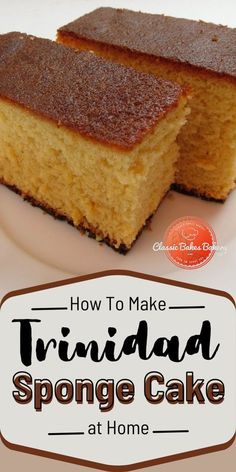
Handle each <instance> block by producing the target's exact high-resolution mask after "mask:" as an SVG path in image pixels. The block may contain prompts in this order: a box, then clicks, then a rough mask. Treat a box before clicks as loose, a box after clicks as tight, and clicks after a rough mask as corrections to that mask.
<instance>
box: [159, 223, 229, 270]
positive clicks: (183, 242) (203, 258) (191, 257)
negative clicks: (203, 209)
mask: <svg viewBox="0 0 236 472" xmlns="http://www.w3.org/2000/svg"><path fill="white" fill-rule="evenodd" d="M153 250H154V251H156V252H157V251H165V254H166V255H167V257H168V258H169V260H170V261H171V262H173V264H175V265H177V266H178V267H181V268H183V269H197V268H199V267H202V266H204V265H205V264H207V263H208V262H209V261H210V260H211V259H212V257H213V256H214V254H215V252H223V253H225V252H226V247H225V246H219V245H217V241H216V236H215V233H214V231H213V229H212V227H211V226H210V225H209V224H208V223H206V222H205V221H204V220H202V219H200V218H196V217H194V216H186V217H183V218H178V219H177V220H175V221H173V223H171V225H170V226H169V227H168V228H167V230H166V232H165V235H164V241H163V242H162V241H161V242H155V243H154V245H153Z"/></svg>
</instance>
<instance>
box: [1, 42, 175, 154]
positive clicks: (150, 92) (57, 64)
mask: <svg viewBox="0 0 236 472" xmlns="http://www.w3.org/2000/svg"><path fill="white" fill-rule="evenodd" d="M182 94H183V90H182V89H181V87H180V86H179V85H177V84H174V83H172V82H169V81H164V80H159V79H157V78H155V77H154V76H152V75H149V74H144V73H138V72H136V71H134V70H133V69H131V68H127V67H124V66H121V65H119V64H114V63H112V62H109V61H106V60H104V59H101V58H98V57H96V56H95V55H94V54H91V53H89V52H82V53H77V52H75V51H74V50H72V49H71V48H68V47H65V46H63V45H60V44H57V43H55V42H53V41H50V40H47V39H40V38H36V37H34V36H28V35H26V34H21V33H8V34H5V35H0V96H1V97H3V98H6V99H9V100H11V101H13V102H16V103H18V104H20V105H22V106H24V107H25V108H28V109H29V110H31V111H34V112H36V113H38V114H40V115H42V116H44V117H46V118H49V119H51V120H53V121H56V122H57V123H58V125H64V126H66V127H69V128H72V129H74V130H76V131H78V132H79V133H80V134H82V135H84V136H86V137H90V138H92V139H94V140H96V141H100V142H103V143H106V144H109V145H115V146H116V147H119V148H124V149H132V148H133V147H134V146H135V145H136V144H137V143H139V142H141V141H142V139H143V137H144V136H145V135H146V134H147V133H148V132H149V131H150V130H151V129H152V128H154V127H155V125H156V123H157V122H158V121H159V119H161V118H162V117H163V116H164V115H165V113H166V112H167V111H168V110H170V109H172V108H173V107H174V106H176V105H177V104H178V101H179V99H180V97H181V95H182Z"/></svg>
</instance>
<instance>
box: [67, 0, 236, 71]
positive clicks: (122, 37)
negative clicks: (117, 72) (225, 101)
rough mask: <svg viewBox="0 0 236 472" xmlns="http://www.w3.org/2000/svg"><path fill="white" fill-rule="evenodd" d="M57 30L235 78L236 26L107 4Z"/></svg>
mask: <svg viewBox="0 0 236 472" xmlns="http://www.w3.org/2000/svg"><path fill="white" fill-rule="evenodd" d="M59 31H63V32H67V33H72V34H74V35H75V36H79V37H81V38H86V39H90V40H92V41H99V42H101V43H106V44H109V45H112V46H116V47H121V48H125V49H127V50H129V51H133V52H137V53H144V54H149V55H152V56H154V57H162V58H164V59H169V60H173V61H175V62H178V63H184V64H186V63H187V64H189V65H192V66H196V67H199V68H201V69H205V70H208V71H211V72H216V73H218V74H222V75H229V76H232V77H236V29H232V28H227V27H226V26H222V25H214V24H213V23H205V22H203V21H193V20H186V19H182V18H173V17H170V16H165V15H156V14H150V13H142V12H136V11H131V10H123V9H115V8H109V7H107V8H99V9H97V10H94V11H93V12H91V13H88V14H87V15H84V16H83V17H81V18H78V19H77V20H75V21H73V22H72V23H69V24H68V25H66V26H63V27H62V28H60V29H59Z"/></svg>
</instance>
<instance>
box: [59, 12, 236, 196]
mask: <svg viewBox="0 0 236 472" xmlns="http://www.w3.org/2000/svg"><path fill="white" fill-rule="evenodd" d="M58 41H59V42H62V43H64V44H68V45H70V46H72V47H74V48H78V49H89V50H93V51H94V52H95V53H96V54H98V55H101V56H104V57H106V58H109V59H112V60H113V61H116V62H119V63H123V64H126V65H129V66H133V67H134V68H136V69H137V70H141V71H144V72H150V73H153V74H156V75H157V76H159V77H162V78H164V79H169V80H174V81H176V82H178V83H180V84H187V85H188V86H190V87H191V89H192V95H193V96H192V100H191V114H190V115H189V116H188V120H187V123H186V125H185V126H184V127H183V129H182V130H181V133H180V135H179V138H178V143H179V145H180V159H179V160H178V165H177V173H176V185H177V188H178V189H180V190H182V191H185V192H187V193H194V194H196V195H198V196H202V197H206V198H209V199H214V200H220V201H223V200H225V199H226V197H227V196H228V194H229V192H230V191H231V190H232V189H233V188H234V187H235V183H236V128H235V123H236V29H233V28H227V27H226V26H221V25H214V24H212V23H205V22H203V21H192V20H186V19H182V18H172V17H168V16H165V15H156V14H150V13H141V12H137V11H130V10H122V9H115V8H99V9H97V10H95V11H93V12H91V13H88V14H87V15H85V16H83V17H81V18H78V19H77V20H75V21H73V22H72V23H69V24H68V25H66V26H63V27H61V28H60V29H59V30H58Z"/></svg>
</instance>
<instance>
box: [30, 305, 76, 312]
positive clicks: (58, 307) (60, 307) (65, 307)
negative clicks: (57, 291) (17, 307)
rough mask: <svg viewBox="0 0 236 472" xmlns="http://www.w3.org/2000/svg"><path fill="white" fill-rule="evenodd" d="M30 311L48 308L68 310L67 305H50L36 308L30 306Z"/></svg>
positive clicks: (46, 309)
mask: <svg viewBox="0 0 236 472" xmlns="http://www.w3.org/2000/svg"><path fill="white" fill-rule="evenodd" d="M31 310H32V311H48V310H51V311H52V310H56V311H58V310H68V307H67V306H50V307H38V308H37V307H36V308H31Z"/></svg>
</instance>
